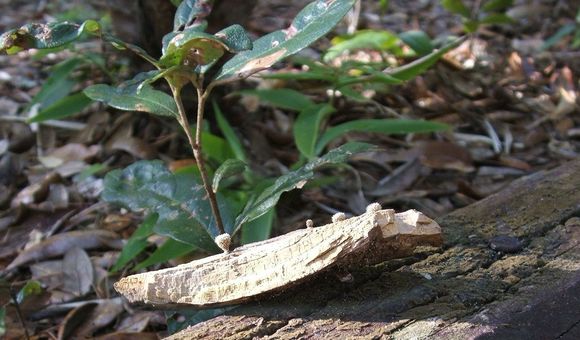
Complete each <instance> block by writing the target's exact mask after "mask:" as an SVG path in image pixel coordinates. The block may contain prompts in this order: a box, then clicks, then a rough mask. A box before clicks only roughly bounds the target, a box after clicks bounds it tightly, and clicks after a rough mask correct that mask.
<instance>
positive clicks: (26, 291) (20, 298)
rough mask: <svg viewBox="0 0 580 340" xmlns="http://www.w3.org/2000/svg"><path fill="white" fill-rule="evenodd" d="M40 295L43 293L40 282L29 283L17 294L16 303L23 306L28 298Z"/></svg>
mask: <svg viewBox="0 0 580 340" xmlns="http://www.w3.org/2000/svg"><path fill="white" fill-rule="evenodd" d="M40 293H42V285H41V284H40V282H38V281H35V280H30V281H27V282H26V284H25V285H24V287H22V288H21V289H20V290H19V291H18V294H16V303H18V304H22V302H24V300H25V299H26V298H28V297H30V296H33V295H38V294H40Z"/></svg>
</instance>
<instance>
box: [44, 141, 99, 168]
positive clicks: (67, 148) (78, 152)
mask: <svg viewBox="0 0 580 340" xmlns="http://www.w3.org/2000/svg"><path fill="white" fill-rule="evenodd" d="M100 151H101V147H100V146H99V145H92V146H90V147H87V146H85V145H83V144H78V143H69V144H66V145H64V146H62V147H60V148H58V149H55V150H53V151H52V152H50V153H48V154H47V155H46V156H44V157H39V158H38V160H39V161H40V162H41V163H42V164H43V165H44V166H46V167H49V168H56V167H59V166H62V165H63V164H65V163H68V162H71V161H88V160H90V159H92V158H93V157H95V156H96V155H97V154H98V153H99V152H100Z"/></svg>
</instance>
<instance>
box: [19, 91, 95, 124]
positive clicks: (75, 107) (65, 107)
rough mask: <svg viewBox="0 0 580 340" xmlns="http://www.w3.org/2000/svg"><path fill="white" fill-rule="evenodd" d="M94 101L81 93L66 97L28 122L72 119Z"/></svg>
mask: <svg viewBox="0 0 580 340" xmlns="http://www.w3.org/2000/svg"><path fill="white" fill-rule="evenodd" d="M90 103H92V100H91V99H89V98H88V97H87V96H86V95H85V94H84V93H82V92H79V93H75V94H73V95H70V96H66V97H64V98H62V99H60V100H58V101H57V102H56V103H53V104H52V105H50V106H49V107H47V108H45V109H43V110H41V111H40V112H38V114H37V115H36V116H34V117H32V118H30V119H29V120H28V122H29V123H38V122H44V121H47V120H50V119H62V118H66V117H70V116H72V115H74V114H76V113H79V112H81V111H82V110H84V109H85V108H86V107H87V106H89V104H90Z"/></svg>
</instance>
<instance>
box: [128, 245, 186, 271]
mask: <svg viewBox="0 0 580 340" xmlns="http://www.w3.org/2000/svg"><path fill="white" fill-rule="evenodd" d="M195 249H196V248H195V247H194V246H192V245H191V244H187V243H183V242H179V241H176V240H174V239H171V238H169V239H167V241H165V242H164V243H163V244H162V245H161V246H160V247H159V248H157V249H156V250H155V251H154V252H153V254H151V256H149V257H148V258H147V259H146V260H144V261H143V262H140V263H139V264H137V265H136V266H135V268H134V269H135V270H136V271H137V270H141V269H143V268H146V267H149V266H152V265H155V264H158V263H165V262H167V261H169V260H173V259H176V258H178V257H181V256H185V255H187V254H189V253H191V252H192V251H194V250H195Z"/></svg>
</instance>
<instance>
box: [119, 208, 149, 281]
mask: <svg viewBox="0 0 580 340" xmlns="http://www.w3.org/2000/svg"><path fill="white" fill-rule="evenodd" d="M158 217H159V216H158V215H157V214H155V213H153V214H149V215H148V216H147V217H145V219H144V220H143V222H142V223H141V225H140V226H139V227H138V228H137V230H135V232H134V233H133V235H131V237H130V238H129V239H128V240H127V244H125V246H124V247H123V250H121V254H120V255H119V258H117V262H115V265H114V266H113V268H111V272H113V273H114V272H117V271H119V270H120V269H121V268H123V267H124V266H125V265H126V264H127V263H129V261H132V260H133V259H135V258H136V257H137V256H138V255H139V254H141V253H142V252H143V250H145V248H147V246H148V245H149V242H147V238H148V237H149V236H151V235H153V227H155V224H156V223H157V219H158Z"/></svg>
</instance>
